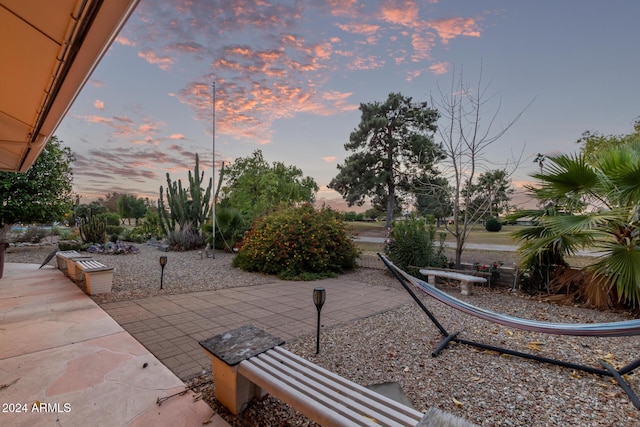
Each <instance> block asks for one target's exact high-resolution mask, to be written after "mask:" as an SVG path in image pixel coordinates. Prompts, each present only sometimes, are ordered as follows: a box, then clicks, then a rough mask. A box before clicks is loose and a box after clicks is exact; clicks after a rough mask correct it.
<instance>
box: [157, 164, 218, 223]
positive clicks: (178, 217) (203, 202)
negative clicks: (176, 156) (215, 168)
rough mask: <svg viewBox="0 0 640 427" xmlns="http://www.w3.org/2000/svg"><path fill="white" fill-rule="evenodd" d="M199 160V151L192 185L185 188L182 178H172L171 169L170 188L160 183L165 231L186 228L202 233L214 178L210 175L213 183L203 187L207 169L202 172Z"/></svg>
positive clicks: (162, 219) (192, 176)
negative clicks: (173, 179) (176, 179)
mask: <svg viewBox="0 0 640 427" xmlns="http://www.w3.org/2000/svg"><path fill="white" fill-rule="evenodd" d="M199 163H200V160H199V157H198V155H197V154H196V165H195V169H194V172H193V174H192V173H191V171H189V187H188V188H186V189H185V188H183V187H182V181H180V180H178V181H177V182H176V181H173V182H172V181H171V177H170V175H169V173H167V188H166V192H165V190H164V189H163V187H162V186H160V199H159V200H158V213H159V217H160V225H161V226H162V231H163V232H164V234H165V235H168V234H169V233H170V232H172V231H176V230H177V231H184V230H186V229H191V230H194V231H196V232H198V233H199V232H200V228H201V227H202V224H204V223H205V221H206V220H207V216H208V215H209V209H210V208H211V207H210V205H209V202H210V200H211V188H212V186H213V179H212V178H209V185H208V187H207V189H206V190H203V188H202V183H203V178H204V172H202V173H200V168H199ZM165 194H166V203H165V199H164V196H165Z"/></svg>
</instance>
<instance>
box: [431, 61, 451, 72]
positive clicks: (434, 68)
mask: <svg viewBox="0 0 640 427" xmlns="http://www.w3.org/2000/svg"><path fill="white" fill-rule="evenodd" d="M429 70H430V71H431V72H432V73H433V74H435V75H441V74H445V73H446V72H447V71H449V63H448V62H438V63H437V64H433V65H431V66H430V67H429Z"/></svg>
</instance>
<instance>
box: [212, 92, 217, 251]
mask: <svg viewBox="0 0 640 427" xmlns="http://www.w3.org/2000/svg"><path fill="white" fill-rule="evenodd" d="M211 91H212V99H213V105H212V111H213V114H212V126H213V137H212V141H213V142H212V145H213V163H212V164H211V225H212V229H211V231H212V233H213V234H212V235H211V236H212V239H211V258H212V259H215V258H216V82H215V81H214V82H213V83H212V84H211Z"/></svg>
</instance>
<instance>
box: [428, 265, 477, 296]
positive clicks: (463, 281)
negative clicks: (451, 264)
mask: <svg viewBox="0 0 640 427" xmlns="http://www.w3.org/2000/svg"><path fill="white" fill-rule="evenodd" d="M420 274H422V275H424V276H427V278H428V280H427V281H428V282H429V283H430V284H431V285H433V286H435V285H436V277H442V278H444V279H451V280H459V281H460V293H461V294H462V295H473V284H474V283H487V279H485V278H484V277H478V276H471V275H469V274H462V273H455V272H452V271H440V270H430V269H420Z"/></svg>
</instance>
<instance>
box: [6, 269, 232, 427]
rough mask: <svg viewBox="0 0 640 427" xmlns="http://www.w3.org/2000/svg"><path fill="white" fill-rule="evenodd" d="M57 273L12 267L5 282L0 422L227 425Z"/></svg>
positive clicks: (62, 275)
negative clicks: (180, 394)
mask: <svg viewBox="0 0 640 427" xmlns="http://www.w3.org/2000/svg"><path fill="white" fill-rule="evenodd" d="M183 390H184V383H183V382H182V381H181V380H180V379H179V378H178V377H177V376H176V375H175V374H174V373H173V372H171V371H170V370H169V369H167V367H166V366H164V365H163V364H162V363H161V362H160V361H159V360H158V359H157V358H156V357H155V356H154V355H153V354H151V353H150V352H149V350H147V349H146V348H145V347H143V346H142V345H141V344H140V343H139V342H138V341H136V340H135V339H134V338H133V337H132V336H131V335H130V334H129V333H127V332H126V331H125V330H124V329H123V328H122V327H121V326H120V325H118V324H117V323H116V322H115V321H114V320H113V319H112V318H111V317H110V316H109V315H108V314H107V313H105V312H104V311H103V310H102V309H101V308H100V307H98V306H97V305H96V304H95V303H94V302H93V301H92V300H91V299H90V298H89V297H88V296H87V295H86V294H84V293H83V292H82V291H81V290H80V289H79V288H78V287H77V286H76V285H75V284H74V283H72V282H71V281H70V280H69V279H68V278H66V277H65V276H64V274H63V273H62V272H60V271H58V270H56V269H53V268H51V267H46V268H43V269H41V270H39V269H38V265H33V264H10V263H7V264H5V269H4V276H3V277H2V279H0V405H2V407H1V408H0V425H2V426H12V427H15V426H30V427H32V426H65V427H69V426H97V425H100V426H160V425H162V426H165V425H166V426H200V425H202V424H203V423H207V425H208V426H216V427H220V426H225V425H228V424H227V423H226V422H224V420H222V419H221V418H220V417H219V416H218V415H215V414H214V413H213V411H212V410H211V408H210V407H209V406H208V405H207V404H206V403H205V402H203V401H201V400H198V401H194V395H193V393H191V392H189V393H187V394H185V395H182V396H176V397H173V398H170V399H168V400H166V401H165V402H164V403H163V404H162V405H161V406H159V405H158V404H157V399H158V398H163V397H167V396H170V395H172V394H175V393H177V392H180V391H183Z"/></svg>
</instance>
